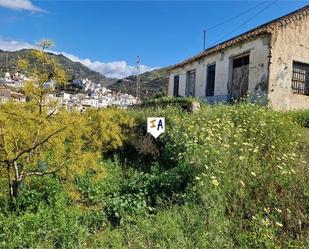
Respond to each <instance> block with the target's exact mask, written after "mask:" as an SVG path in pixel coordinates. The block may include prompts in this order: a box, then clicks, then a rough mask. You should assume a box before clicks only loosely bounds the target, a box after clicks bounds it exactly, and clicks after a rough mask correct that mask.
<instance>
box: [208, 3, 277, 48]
mask: <svg viewBox="0 0 309 249" xmlns="http://www.w3.org/2000/svg"><path fill="white" fill-rule="evenodd" d="M278 1H279V0H275V1H274V2H272V3H271V4H269V5H267V6H266V7H265V8H263V9H261V10H260V11H258V12H257V13H256V14H255V15H253V16H252V17H250V18H249V19H247V20H246V21H245V22H243V23H242V24H240V25H239V26H237V27H236V28H235V29H233V30H232V31H231V32H229V33H227V34H225V35H224V36H223V37H221V38H220V39H219V40H217V41H216V42H215V43H213V45H211V47H212V46H214V45H216V44H217V43H219V42H220V41H222V40H223V39H225V38H226V37H228V36H229V35H231V34H233V33H234V32H235V31H236V30H238V29H239V28H241V27H243V26H244V25H246V24H247V23H248V22H250V21H251V20H253V19H254V18H255V17H257V16H258V15H259V14H261V13H262V12H264V11H265V10H266V9H268V8H270V7H271V6H273V5H274V4H276V3H277V2H278Z"/></svg>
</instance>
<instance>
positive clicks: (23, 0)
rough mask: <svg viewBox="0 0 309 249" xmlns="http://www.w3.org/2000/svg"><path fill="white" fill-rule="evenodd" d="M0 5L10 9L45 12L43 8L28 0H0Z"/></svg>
mask: <svg viewBox="0 0 309 249" xmlns="http://www.w3.org/2000/svg"><path fill="white" fill-rule="evenodd" d="M0 6H2V7H4V8H9V9H12V10H28V11H32V12H45V10H43V9H41V8H39V7H37V6H35V5H33V4H32V2H31V1H30V0H0Z"/></svg>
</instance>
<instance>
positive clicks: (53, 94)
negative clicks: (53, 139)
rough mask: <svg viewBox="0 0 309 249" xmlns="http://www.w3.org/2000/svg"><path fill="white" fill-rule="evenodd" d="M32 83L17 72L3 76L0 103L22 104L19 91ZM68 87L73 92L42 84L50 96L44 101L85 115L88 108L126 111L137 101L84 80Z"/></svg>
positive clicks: (6, 73)
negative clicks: (10, 101)
mask: <svg viewBox="0 0 309 249" xmlns="http://www.w3.org/2000/svg"><path fill="white" fill-rule="evenodd" d="M31 80H33V79H31V78H29V77H27V76H26V75H24V74H22V73H19V72H16V73H14V74H10V73H9V72H5V73H4V76H3V77H0V102H1V103H6V102H7V101H9V100H13V101H15V102H25V101H26V96H25V95H24V94H23V91H22V89H23V87H24V85H25V83H26V82H28V81H31ZM70 85H71V86H72V88H73V89H75V91H76V92H73V91H70V92H66V91H64V90H62V91H56V85H55V82H54V81H48V82H46V83H44V88H45V89H46V90H49V92H50V93H49V94H47V95H46V101H49V102H53V103H57V105H58V106H59V107H63V108H65V109H67V110H72V111H73V110H76V111H84V110H85V109H86V108H90V107H91V108H96V109H98V108H106V107H109V106H115V107H120V108H127V107H128V106H132V105H134V104H136V102H137V99H136V98H135V97H134V96H132V95H130V94H127V93H120V92H116V91H112V90H110V89H108V88H106V87H103V86H102V85H101V84H97V83H94V82H92V81H91V80H89V79H87V78H82V79H75V80H73V81H72V82H71V83H70Z"/></svg>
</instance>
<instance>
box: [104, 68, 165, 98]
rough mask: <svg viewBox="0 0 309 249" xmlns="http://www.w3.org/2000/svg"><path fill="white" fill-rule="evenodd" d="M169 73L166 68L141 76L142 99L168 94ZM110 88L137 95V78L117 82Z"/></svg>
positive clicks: (132, 77) (130, 77) (127, 78)
mask: <svg viewBox="0 0 309 249" xmlns="http://www.w3.org/2000/svg"><path fill="white" fill-rule="evenodd" d="M167 77H168V73H167V70H166V68H161V69H156V70H153V71H150V72H146V73H143V74H141V75H140V82H141V85H140V87H141V98H145V97H150V96H153V95H155V94H157V93H165V94H166V92H167V86H168V78H167ZM109 88H110V89H111V90H114V91H121V92H125V93H129V94H132V95H134V96H135V95H136V76H135V75H131V76H129V77H126V78H124V79H121V80H118V81H116V82H115V83H114V84H112V85H110V86H109Z"/></svg>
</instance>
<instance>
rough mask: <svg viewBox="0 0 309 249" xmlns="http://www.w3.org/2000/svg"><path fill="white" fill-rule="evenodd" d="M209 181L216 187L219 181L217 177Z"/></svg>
mask: <svg viewBox="0 0 309 249" xmlns="http://www.w3.org/2000/svg"><path fill="white" fill-rule="evenodd" d="M211 182H212V184H213V185H214V186H215V187H217V186H218V185H219V182H218V180H217V179H213V180H212V181H211Z"/></svg>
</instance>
